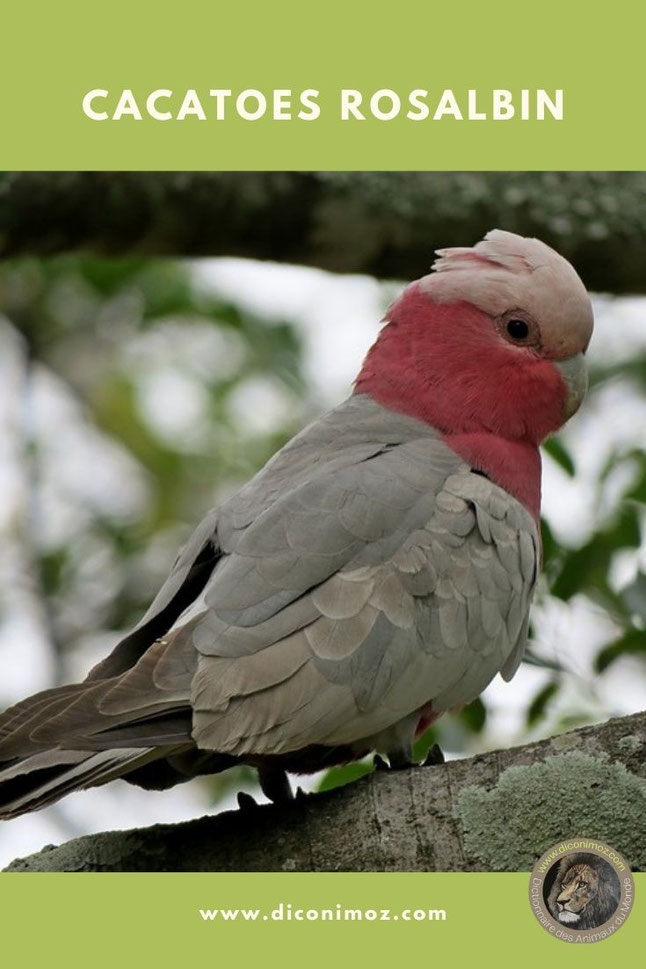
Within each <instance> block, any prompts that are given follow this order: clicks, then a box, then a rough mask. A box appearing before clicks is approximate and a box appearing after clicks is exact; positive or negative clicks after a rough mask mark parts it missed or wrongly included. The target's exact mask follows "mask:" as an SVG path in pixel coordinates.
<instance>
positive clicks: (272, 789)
mask: <svg viewBox="0 0 646 969" xmlns="http://www.w3.org/2000/svg"><path fill="white" fill-rule="evenodd" d="M258 782H259V784H260V789H261V790H262V793H263V794H264V795H265V797H268V798H269V800H270V801H272V802H273V803H274V804H282V803H284V802H285V801H292V800H293V799H294V794H293V791H292V787H291V784H290V783H289V778H288V776H287V774H286V773H285V771H284V770H281V769H280V768H277V767H259V768H258Z"/></svg>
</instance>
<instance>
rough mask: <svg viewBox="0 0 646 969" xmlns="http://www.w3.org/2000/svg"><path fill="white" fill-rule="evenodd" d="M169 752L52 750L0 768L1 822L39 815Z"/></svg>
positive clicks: (145, 749)
mask: <svg viewBox="0 0 646 969" xmlns="http://www.w3.org/2000/svg"><path fill="white" fill-rule="evenodd" d="M173 749H174V748H173ZM168 752H169V751H168V750H162V749H160V748H158V747H130V748H121V749H119V750H100V751H87V750H60V749H53V750H47V751H44V752H40V753H37V754H34V755H32V756H31V757H25V758H22V759H20V760H17V761H14V762H9V763H6V764H4V765H0V819H2V820H9V819H10V818H15V817H17V816H18V815H20V814H25V813H27V812H28V811H38V810H40V808H43V807H46V806H47V805H48V804H52V803H53V802H54V801H57V800H58V799H59V798H61V797H63V796H64V795H65V794H69V793H70V792H71V791H76V790H82V789H84V788H87V787H96V786H98V785H100V784H106V783H107V782H108V781H111V780H114V779H115V778H117V777H121V776H122V775H124V774H127V773H129V772H130V771H131V770H135V769H136V768H138V767H143V766H144V765H145V764H147V763H149V762H150V761H151V760H156V759H157V758H159V757H160V756H162V757H163V756H164V755H165V754H166V753H168Z"/></svg>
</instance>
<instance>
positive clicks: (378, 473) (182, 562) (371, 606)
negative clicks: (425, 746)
mask: <svg viewBox="0 0 646 969" xmlns="http://www.w3.org/2000/svg"><path fill="white" fill-rule="evenodd" d="M438 255H439V259H437V261H436V262H435V264H434V266H433V270H434V271H432V272H431V273H430V275H428V276H425V277H423V278H422V279H420V280H417V281H416V282H414V283H412V284H411V285H409V286H408V287H407V288H406V289H405V290H404V292H403V293H402V294H401V296H400V297H399V298H398V299H397V300H396V301H395V302H394V303H393V305H392V306H391V307H390V309H389V311H388V314H387V317H386V321H385V325H384V326H383V328H382V330H381V332H380V334H379V336H378V339H377V341H376V342H375V344H374V345H373V347H372V348H371V349H370V351H369V353H368V355H367V357H366V359H365V362H364V364H363V366H362V368H361V371H360V373H359V375H358V377H357V380H356V384H355V388H354V393H353V394H352V395H351V396H350V397H349V398H348V399H347V400H346V401H345V402H344V403H342V404H340V405H339V406H338V407H336V408H335V409H334V410H332V411H330V412H329V413H328V414H326V415H325V416H324V417H322V418H321V419H320V420H318V421H316V422H315V423H313V424H311V425H310V426H309V427H307V428H305V430H303V431H302V432H301V433H300V434H298V435H297V436H296V437H295V438H294V439H293V440H292V441H290V442H289V443H288V444H287V445H286V446H285V447H284V448H283V449H282V450H281V451H279V452H278V453H277V454H276V455H275V456H274V457H273V458H272V459H271V460H270V461H269V462H268V464H267V465H266V466H265V467H264V468H263V469H262V470H261V471H260V472H259V473H258V474H257V475H256V476H255V477H254V478H253V479H252V480H251V481H250V482H249V483H248V484H247V485H245V486H244V487H243V488H242V489H241V490H240V491H238V492H237V494H235V495H234V496H233V497H232V498H229V499H228V500H227V501H226V502H225V503H224V504H223V505H221V506H220V507H219V508H217V509H216V510H215V511H213V512H211V514H209V515H208V516H207V518H206V519H205V520H204V521H203V522H202V523H201V524H200V525H199V526H198V528H197V529H196V531H195V532H194V534H193V536H192V537H191V539H190V540H189V542H188V544H187V545H186V547H185V548H184V550H183V551H182V553H181V554H180V556H179V557H178V559H177V561H176V563H175V565H174V567H173V569H172V571H171V573H170V576H169V578H168V579H167V580H166V582H165V583H164V585H163V586H162V588H161V590H160V592H159V594H158V595H157V597H156V598H155V600H154V602H153V603H152V605H151V607H150V609H149V610H148V612H147V613H146V615H145V616H144V617H143V619H142V620H141V622H140V623H139V625H138V626H137V627H136V628H135V629H134V630H133V631H132V632H131V633H130V634H129V635H128V636H126V637H125V639H123V640H122V641H121V642H120V643H119V644H118V645H117V646H116V648H115V649H114V650H113V652H112V653H111V654H110V655H109V656H108V657H107V658H106V659H105V660H103V661H102V662H101V663H99V665H98V666H96V667H95V668H94V669H93V670H92V671H91V672H90V674H89V676H88V677H87V679H86V680H84V681H83V682H82V683H79V684H74V685H70V686H63V687H59V688H57V689H52V690H46V691H45V692H43V693H39V694H36V695H35V696H32V697H29V698H28V699H27V700H24V701H23V702H21V703H18V704H17V705H16V706H14V707H12V708H10V709H9V710H7V711H6V712H5V713H4V714H3V715H2V717H0V817H4V818H11V817H14V816H16V815H19V814H21V813H23V812H25V811H30V810H35V809H37V808H40V807H43V806H44V805H46V804H49V803H50V802H52V801H54V800H56V799H57V798H59V797H61V796H62V795H64V794H67V793H68V792H70V791H73V790H76V789H78V788H85V787H91V786H94V785H98V784H103V783H105V782H107V781H110V780H112V779H114V778H117V777H122V778H124V779H125V780H128V781H131V782H133V783H135V784H138V785H140V786H142V787H145V788H151V789H160V788H165V787H170V786H172V785H173V784H176V783H178V782H180V781H184V780H187V779H189V778H190V777H193V776H195V775H197V774H205V773H212V772H218V771H222V770H225V769H226V768H228V767H230V766H232V765H234V764H238V763H245V764H251V765H253V766H254V767H257V768H258V772H259V778H260V782H261V785H262V787H263V789H264V790H265V792H266V793H267V794H268V796H270V797H271V798H272V799H279V798H280V797H284V796H288V794H289V782H288V781H287V776H286V772H294V773H309V772H313V771H316V770H319V769H321V768H324V767H327V766H330V765H333V764H339V763H345V762H348V761H352V760H355V759H357V758H361V757H363V756H365V755H366V754H367V753H369V752H370V751H378V752H381V753H382V754H385V755H386V756H387V757H388V759H389V761H390V764H391V766H393V767H400V766H404V765H408V764H409V763H410V761H411V748H412V744H413V741H414V738H415V737H416V735H417V734H418V733H419V732H420V730H422V729H424V727H425V726H426V725H427V724H428V723H429V722H430V721H431V720H433V719H435V718H436V717H438V716H440V715H441V714H442V713H444V712H445V711H447V710H453V709H455V708H459V707H461V706H462V705H464V704H467V703H469V702H470V701H472V700H473V699H474V698H475V697H477V696H478V695H479V694H480V693H481V692H482V690H484V688H485V687H486V686H487V685H488V683H489V682H490V681H491V680H492V679H493V677H494V676H495V675H496V674H497V673H501V674H502V676H503V677H504V678H505V679H506V680H509V679H511V677H512V676H513V675H514V673H515V671H516V669H517V667H518V664H519V663H520V661H521V658H522V656H523V651H524V649H525V643H526V637H527V625H528V617H529V608H530V601H531V598H532V592H533V588H534V584H535V581H536V575H537V571H538V569H539V565H540V540H539V531H538V520H539V508H540V488H541V485H540V478H541V461H540V455H539V445H540V443H541V441H543V440H544V439H545V438H546V437H547V436H548V435H549V434H551V433H552V432H554V431H556V430H557V429H558V428H559V427H561V426H562V425H563V424H564V423H565V421H566V420H567V419H568V418H569V417H570V416H571V415H572V414H573V413H574V412H575V411H576V410H577V408H578V407H579V405H580V403H581V400H582V398H583V395H584V393H585V387H586V376H585V366H584V357H583V354H584V353H585V350H586V348H587V346H588V342H589V340H590V336H591V333H592V322H593V321H592V309H591V304H590V299H589V297H588V294H587V292H586V290H585V287H584V286H583V283H582V282H581V280H580V279H579V277H578V275H577V274H576V272H575V271H574V269H573V268H572V266H571V265H570V264H569V263H568V262H567V261H566V260H565V259H563V258H562V257H561V256H560V255H558V254H557V253H556V252H555V251H554V250H553V249H550V248H549V247H548V246H546V245H544V244H543V243H542V242H539V241H538V240H536V239H525V238H521V237H520V236H517V235H514V234H512V233H510V232H502V231H499V230H496V231H493V232H490V233H489V234H488V235H487V236H486V237H485V239H484V240H483V241H481V242H479V243H478V244H477V245H476V246H474V247H473V248H459V249H443V250H440V251H439V253H438Z"/></svg>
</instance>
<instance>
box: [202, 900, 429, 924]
mask: <svg viewBox="0 0 646 969" xmlns="http://www.w3.org/2000/svg"><path fill="white" fill-rule="evenodd" d="M199 914H200V918H201V919H202V921H203V922H238V921H241V922H446V917H447V916H446V911H445V909H443V908H431V909H427V908H405V909H402V910H401V911H399V912H395V911H393V910H392V909H389V908H345V907H344V906H342V905H340V904H338V905H335V906H333V907H332V908H296V907H294V906H293V905H291V904H290V903H289V902H287V903H285V902H280V903H279V904H278V905H277V906H276V907H275V908H273V909H271V911H269V912H265V911H263V910H262V909H259V908H201V909H199Z"/></svg>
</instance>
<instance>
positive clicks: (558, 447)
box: [543, 437, 576, 478]
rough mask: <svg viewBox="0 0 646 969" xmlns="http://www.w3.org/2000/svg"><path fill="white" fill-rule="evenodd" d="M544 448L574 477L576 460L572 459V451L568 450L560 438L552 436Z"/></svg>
mask: <svg viewBox="0 0 646 969" xmlns="http://www.w3.org/2000/svg"><path fill="white" fill-rule="evenodd" d="M543 450H544V451H546V452H547V454H549V456H550V457H551V458H553V459H554V461H556V463H557V464H558V466H559V467H560V468H562V469H563V470H564V471H565V473H566V474H567V475H569V477H570V478H573V477H574V475H575V474H576V468H575V466H574V461H573V460H572V456H571V455H570V452H569V451H568V450H567V448H566V447H565V445H564V444H563V443H562V441H561V440H560V438H558V437H551V438H550V439H549V441H546V442H545V443H544V445H543Z"/></svg>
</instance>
